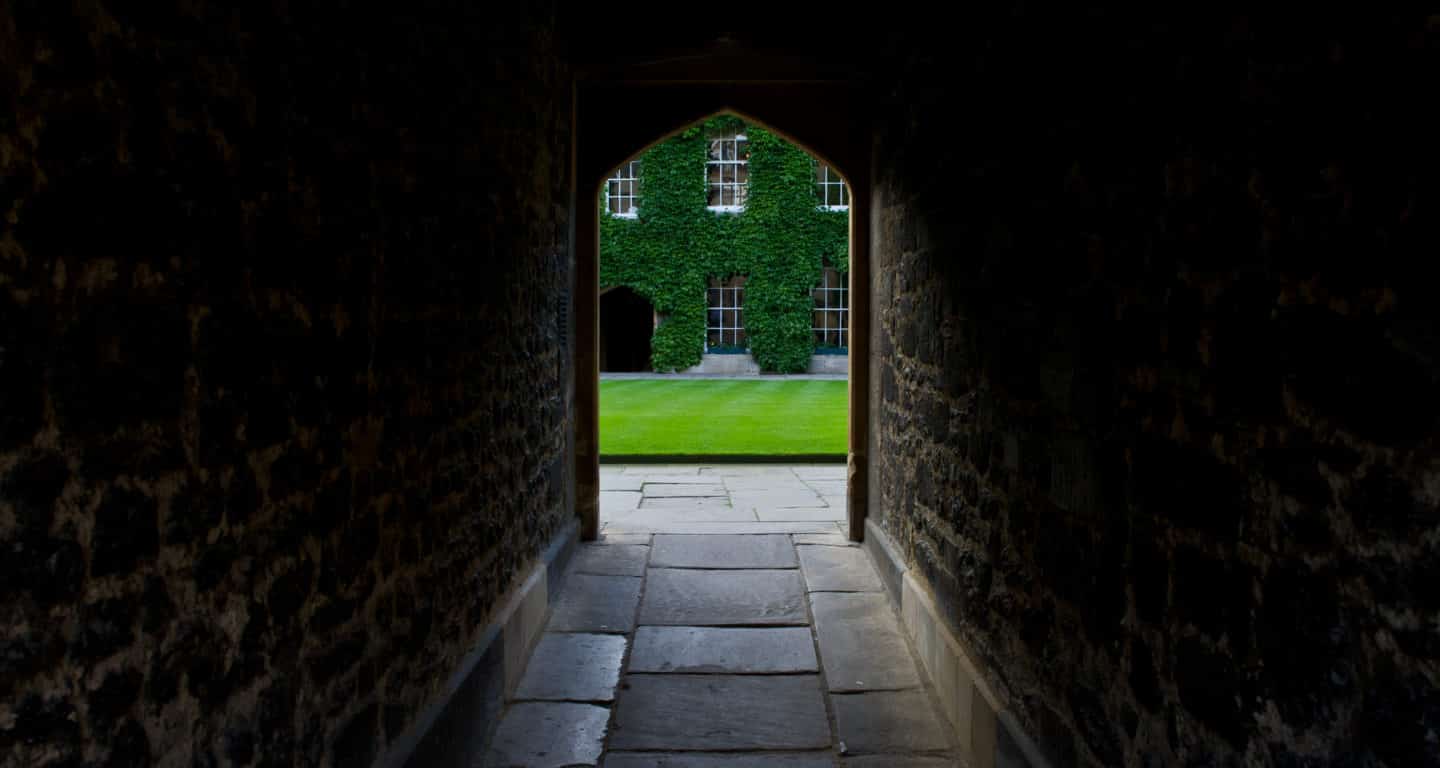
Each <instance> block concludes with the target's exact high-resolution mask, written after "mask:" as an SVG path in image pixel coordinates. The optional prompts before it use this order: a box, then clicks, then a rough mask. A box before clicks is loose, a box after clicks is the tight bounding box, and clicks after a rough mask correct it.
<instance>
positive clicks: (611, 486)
mask: <svg viewBox="0 0 1440 768" xmlns="http://www.w3.org/2000/svg"><path fill="white" fill-rule="evenodd" d="M644 485H645V478H643V477H641V476H640V475H626V474H622V473H616V474H610V475H601V476H600V491H601V492H602V493H603V492H605V491H638V490H640V489H641V488H642V487H643V486H644Z"/></svg>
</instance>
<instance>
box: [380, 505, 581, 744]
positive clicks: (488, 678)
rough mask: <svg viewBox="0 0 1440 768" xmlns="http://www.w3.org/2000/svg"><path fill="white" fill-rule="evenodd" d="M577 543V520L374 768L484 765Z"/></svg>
mask: <svg viewBox="0 0 1440 768" xmlns="http://www.w3.org/2000/svg"><path fill="white" fill-rule="evenodd" d="M579 541H580V521H579V520H571V521H570V522H568V523H567V524H566V525H565V526H564V527H563V528H562V529H561V530H560V532H559V533H557V534H555V536H554V538H552V539H551V540H550V543H549V544H547V545H546V547H545V549H544V551H542V552H541V553H540V555H539V557H537V558H536V559H535V560H534V561H532V565H531V566H530V567H529V568H528V569H527V570H525V571H524V576H523V577H522V578H520V579H518V580H517V581H516V583H515V585H514V586H512V587H511V588H510V590H509V591H508V592H506V593H505V595H503V596H502V597H501V600H500V601H499V605H500V607H499V609H497V610H495V611H494V612H493V613H492V615H491V619H490V621H489V622H487V623H486V625H485V628H484V629H483V630H482V631H481V632H480V633H479V636H478V638H477V640H476V642H475V645H474V646H473V647H472V648H471V649H470V651H469V652H467V653H466V654H465V656H464V657H463V658H461V660H460V663H459V665H458V666H457V668H456V670H455V672H454V673H453V674H452V675H451V676H450V678H449V680H447V681H446V682H445V686H444V688H443V689H442V690H441V691H440V693H439V694H438V695H437V696H436V698H435V700H434V701H432V702H431V703H430V704H429V706H427V707H426V708H425V709H424V710H422V711H421V712H420V714H419V715H417V716H416V717H415V719H414V721H413V722H411V724H410V726H409V727H408V728H406V730H405V732H404V733H402V734H401V735H400V737H399V738H397V739H395V741H394V742H393V743H392V744H391V746H390V748H389V750H387V751H386V753H385V755H384V756H383V757H381V758H380V759H379V760H377V761H376V762H375V765H376V766H383V768H406V766H410V768H422V767H424V766H436V765H479V764H480V763H481V761H483V760H484V759H485V754H486V752H487V750H488V749H489V747H490V739H491V737H492V735H493V733H494V730H495V727H496V726H497V725H498V724H499V721H500V713H501V711H502V710H503V709H504V706H505V701H506V700H507V699H508V698H509V697H510V696H511V695H512V694H514V692H515V688H516V687H517V686H518V685H519V684H520V677H521V675H522V674H523V673H524V672H525V663H526V661H528V660H529V658H530V652H531V651H532V650H534V648H535V645H536V643H538V642H539V640H540V635H541V633H542V632H543V631H544V629H545V621H546V618H547V616H548V615H549V613H550V605H551V604H552V603H553V602H555V599H556V598H557V596H558V595H559V594H560V589H561V587H563V586H564V580H565V572H566V570H565V569H566V567H567V566H568V565H569V563H570V558H571V557H572V556H573V555H574V554H575V548H576V546H577V545H578V544H579ZM477 724H480V725H481V726H482V727H477Z"/></svg>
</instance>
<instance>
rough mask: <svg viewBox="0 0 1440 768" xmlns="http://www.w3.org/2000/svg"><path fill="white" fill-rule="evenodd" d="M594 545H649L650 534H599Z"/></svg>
mask: <svg viewBox="0 0 1440 768" xmlns="http://www.w3.org/2000/svg"><path fill="white" fill-rule="evenodd" d="M595 543H596V544H619V545H625V544H649V543H650V534H648V533H601V534H600V536H599V538H597V539H596V540H595Z"/></svg>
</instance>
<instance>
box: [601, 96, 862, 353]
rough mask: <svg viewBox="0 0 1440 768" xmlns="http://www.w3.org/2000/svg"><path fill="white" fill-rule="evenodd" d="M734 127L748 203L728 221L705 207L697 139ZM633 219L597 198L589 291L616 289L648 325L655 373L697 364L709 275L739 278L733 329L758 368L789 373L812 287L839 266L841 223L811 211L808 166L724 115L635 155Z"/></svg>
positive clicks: (845, 248) (844, 221)
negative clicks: (638, 306)
mask: <svg viewBox="0 0 1440 768" xmlns="http://www.w3.org/2000/svg"><path fill="white" fill-rule="evenodd" d="M740 126H743V128H744V132H745V134H746V136H747V137H748V138H749V166H750V170H749V174H750V175H749V199H748V200H747V202H746V205H745V209H744V210H743V211H741V212H739V213H720V212H715V211H711V210H709V209H708V208H706V192H707V189H706V177H705V162H706V157H707V148H708V144H707V140H706V135H707V131H720V130H724V129H727V128H735V127H740ZM640 160H641V171H640V201H639V205H638V208H639V215H638V216H637V217H635V218H623V217H618V216H612V215H610V214H609V212H608V211H606V210H605V209H604V199H603V198H604V195H603V192H602V195H601V201H600V205H601V216H600V284H601V285H602V286H606V287H609V286H620V285H623V286H627V287H629V288H630V289H632V290H634V291H636V292H637V293H639V294H641V295H642V296H644V297H645V298H647V299H649V300H650V303H651V304H653V305H654V306H655V310H656V312H658V313H659V315H660V318H661V319H660V324H659V326H658V327H657V328H656V329H655V333H654V336H653V337H652V339H651V362H652V364H653V366H654V369H655V370H656V371H666V372H668V371H678V370H683V369H685V368H689V367H690V366H692V365H695V364H697V363H699V362H700V356H701V354H702V353H703V351H704V347H705V311H706V285H707V283H708V280H709V278H710V277H712V276H713V277H721V278H723V277H728V276H730V275H737V274H738V275H746V276H748V280H747V282H746V284H745V303H744V323H745V332H746V335H747V337H748V339H749V345H750V352H751V354H752V355H753V356H754V358H755V361H756V362H757V363H759V364H760V367H761V369H762V370H765V371H774V372H778V373H798V372H802V371H804V370H805V369H806V367H807V366H808V365H809V362H810V355H811V354H812V352H813V351H814V339H813V337H812V335H811V330H810V329H811V311H812V310H813V309H814V299H813V298H812V296H811V293H810V291H811V289H813V288H814V287H815V286H816V285H817V284H818V282H819V280H820V275H821V271H822V268H823V267H824V265H826V264H829V265H830V266H833V267H835V268H836V269H837V270H839V271H841V272H842V273H843V272H845V271H846V270H847V267H848V258H847V257H848V253H849V243H848V237H847V236H848V232H849V214H848V213H847V212H846V211H843V210H842V211H830V210H822V209H820V208H819V199H818V197H817V195H816V191H815V165H814V163H815V161H814V160H813V159H812V158H811V157H810V155H809V154H807V153H806V152H804V151H803V150H801V149H800V148H798V147H796V146H795V145H793V144H791V143H789V142H787V141H785V140H784V139H782V138H780V137H779V136H776V135H775V134H773V133H771V132H769V131H767V130H765V129H764V128H761V127H760V126H757V125H747V124H743V123H741V122H740V120H739V119H738V118H736V117H733V116H719V117H715V118H712V119H711V120H708V121H705V122H703V123H699V124H696V125H694V126H691V127H690V128H688V129H686V130H685V131H683V132H681V133H680V134H678V135H676V136H674V137H672V138H670V139H667V140H665V141H662V142H660V143H659V144H656V145H655V146H653V147H651V148H650V149H649V150H647V151H646V152H644V153H643V154H642V155H641V156H640Z"/></svg>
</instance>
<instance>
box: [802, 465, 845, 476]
mask: <svg viewBox="0 0 1440 768" xmlns="http://www.w3.org/2000/svg"><path fill="white" fill-rule="evenodd" d="M790 471H792V472H794V473H795V476H796V477H799V478H802V479H804V480H844V479H845V478H846V476H847V475H848V474H849V471H848V470H847V469H846V467H845V465H844V464H796V465H794V466H792V467H790Z"/></svg>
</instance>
